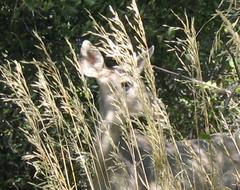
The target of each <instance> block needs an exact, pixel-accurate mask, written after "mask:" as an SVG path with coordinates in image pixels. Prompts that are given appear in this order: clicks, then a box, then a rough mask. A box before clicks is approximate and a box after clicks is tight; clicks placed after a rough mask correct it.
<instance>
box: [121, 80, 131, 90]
mask: <svg viewBox="0 0 240 190" xmlns="http://www.w3.org/2000/svg"><path fill="white" fill-rule="evenodd" d="M121 86H122V88H123V89H124V90H125V91H128V90H129V89H130V88H131V87H132V84H131V83H130V82H122V83H121Z"/></svg>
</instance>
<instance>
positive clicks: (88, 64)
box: [79, 40, 104, 78]
mask: <svg viewBox="0 0 240 190" xmlns="http://www.w3.org/2000/svg"><path fill="white" fill-rule="evenodd" d="M80 53H81V58H80V63H79V64H80V67H81V70H82V73H83V74H84V75H86V76H88V77H95V78H97V77H98V73H99V72H100V71H101V70H102V69H103V67H104V61H103V56H102V54H101V53H100V51H99V50H98V49H97V48H96V47H95V46H93V45H92V44H91V42H89V41H88V40H84V41H83V44H82V47H81V50H80Z"/></svg>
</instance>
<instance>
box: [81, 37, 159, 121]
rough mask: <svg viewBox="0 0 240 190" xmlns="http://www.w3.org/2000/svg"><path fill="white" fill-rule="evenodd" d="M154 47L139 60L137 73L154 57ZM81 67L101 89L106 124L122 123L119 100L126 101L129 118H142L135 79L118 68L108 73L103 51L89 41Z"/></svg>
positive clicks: (84, 44) (83, 45)
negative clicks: (148, 57)
mask: <svg viewBox="0 0 240 190" xmlns="http://www.w3.org/2000/svg"><path fill="white" fill-rule="evenodd" d="M153 51H154V47H151V48H150V49H149V50H148V51H147V52H146V53H145V54H146V55H141V56H140V55H139V56H137V57H136V61H137V68H136V70H137V72H138V73H141V72H142V71H143V68H144V63H145V60H146V56H147V54H149V56H151V55H152V54H153ZM80 53H81V58H80V64H81V69H82V73H83V74H84V75H86V76H88V77H93V78H96V80H97V82H98V84H99V87H100V102H99V103H100V114H101V116H102V118H103V120H104V121H106V122H107V123H109V124H110V123H115V124H117V123H119V120H118V119H117V115H116V114H117V110H118V108H120V107H121V106H120V105H119V102H121V101H120V97H121V98H122V99H123V102H121V103H124V104H125V106H126V108H127V109H128V112H129V113H130V114H140V113H141V111H142V109H143V108H142V107H143V106H142V103H141V101H140V100H139V95H138V94H139V92H138V91H139V86H138V85H139V84H138V83H137V81H136V79H135V78H134V77H133V76H132V75H131V74H130V73H129V72H127V71H125V70H124V68H123V66H116V67H114V68H113V69H109V68H107V67H106V65H105V64H104V59H103V56H102V54H101V53H100V51H99V50H98V49H97V48H96V47H95V46H93V45H92V44H91V43H90V42H89V41H87V40H85V41H83V44H82V47H81V52H80Z"/></svg>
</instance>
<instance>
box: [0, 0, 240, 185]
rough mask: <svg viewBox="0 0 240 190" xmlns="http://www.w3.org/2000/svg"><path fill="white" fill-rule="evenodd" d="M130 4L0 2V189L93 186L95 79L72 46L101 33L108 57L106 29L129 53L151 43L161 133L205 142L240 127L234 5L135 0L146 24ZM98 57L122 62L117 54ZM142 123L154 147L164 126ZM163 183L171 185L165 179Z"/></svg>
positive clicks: (150, 76) (149, 80)
mask: <svg viewBox="0 0 240 190" xmlns="http://www.w3.org/2000/svg"><path fill="white" fill-rule="evenodd" d="M108 5H112V9H109V6H108ZM129 5H130V3H129V2H128V1H124V0H122V1H117V2H115V1H102V0H100V1H95V0H71V1H56V0H50V1H41V0H37V1H27V0H25V1H23V0H17V1H11V2H10V1H6V0H3V1H1V2H0V7H1V12H0V20H1V26H0V30H1V34H2V36H4V38H3V39H2V41H1V42H0V52H1V54H0V64H1V81H2V83H1V84H0V85H1V86H0V88H1V94H2V96H1V97H2V99H1V102H0V105H1V107H2V109H1V110H0V115H1V130H0V136H1V144H0V145H1V146H0V150H1V151H0V156H1V159H0V165H1V170H2V173H4V174H5V175H2V176H1V178H0V187H1V188H2V189H33V186H34V187H35V188H36V189H38V188H44V189H72V188H75V189H77V188H79V189H82V188H84V187H91V185H92V184H91V178H92V175H94V168H92V165H91V159H92V154H91V153H92V151H93V148H94V147H93V144H92V142H93V138H94V126H97V125H98V124H99V122H101V120H100V118H99V113H98V111H97V110H98V109H97V107H98V105H97V101H96V97H97V91H98V89H97V87H96V83H95V81H94V80H92V79H86V78H84V77H83V76H82V75H81V74H80V72H79V67H78V49H79V44H78V43H79V41H80V43H81V41H83V39H86V38H88V39H90V40H91V41H93V42H99V41H100V40H102V43H100V44H98V47H99V48H100V49H101V51H102V52H105V53H106V52H108V53H109V55H112V53H113V52H112V50H111V49H109V40H111V39H108V37H109V36H107V33H111V34H112V36H114V35H116V36H117V37H118V39H119V40H121V39H122V40H124V39H126V38H128V43H129V44H128V45H129V46H132V47H133V49H132V50H134V51H136V52H142V51H144V50H146V48H147V46H148V45H149V46H151V45H152V44H153V45H154V46H155V53H154V56H153V59H152V65H153V67H151V66H150V64H149V65H148V66H147V71H146V73H145V82H146V84H147V86H148V88H149V89H150V90H151V92H152V94H153V95H154V96H156V97H160V98H161V99H162V101H163V102H164V104H165V105H167V113H168V114H169V118H168V115H166V114H165V112H164V111H163V112H162V109H157V111H159V112H160V114H161V115H163V117H160V121H159V122H160V123H161V122H164V123H166V121H167V123H168V121H170V124H171V127H172V128H171V129H172V130H170V131H169V130H167V131H166V134H165V136H167V137H169V136H174V138H176V139H182V138H198V137H200V138H205V139H207V138H209V136H210V134H212V133H215V132H224V131H228V132H232V131H235V130H237V129H239V125H240V106H239V94H240V87H239V81H240V70H239V59H240V58H239V55H240V52H239V51H240V37H239V34H238V31H239V29H240V25H239V7H240V4H239V2H238V1H231V2H228V1H227V0H226V1H221V2H220V1H217V0H214V1H211V2H209V1H206V2H205V1H190V0H189V1H186V0H184V1H183V0H182V1H177V2H174V4H173V3H172V2H171V1H163V2H162V1H161V3H160V1H156V0H150V1H140V2H138V7H139V11H140V13H139V14H140V15H141V18H142V20H143V25H144V28H145V31H144V29H143V26H142V25H141V19H140V17H139V15H138V12H137V11H138V9H137V8H136V7H132V8H131V9H127V8H126V7H127V6H129ZM86 9H87V10H89V12H90V13H91V15H92V16H90V17H89V13H88V11H87V10H86ZM113 10H115V11H116V12H115V11H113ZM97 13H100V14H102V15H104V16H106V17H102V16H101V15H100V14H97ZM124 15H127V16H128V21H127V20H126V19H124ZM91 17H94V19H95V20H94V19H93V18H91ZM111 19H113V20H111ZM114 23H115V24H116V23H119V24H122V26H121V27H118V26H116V25H115V24H114ZM131 26H133V27H131ZM102 27H103V28H104V30H103V28H102ZM94 28H95V31H93V29H94ZM124 30H126V31H124ZM88 31H93V32H91V33H88V34H86V32H88ZM124 32H126V33H124ZM119 33H120V34H121V35H119ZM83 34H85V35H83ZM35 45H36V46H35ZM118 45H119V46H120V47H121V45H123V44H122V42H121V41H120V42H118ZM106 59H107V60H109V63H110V64H112V62H114V61H115V62H117V63H118V64H121V57H120V59H119V60H117V59H116V58H114V57H112V58H109V57H108V58H106ZM23 60H24V61H23ZM152 69H153V70H152ZM165 69H167V70H165ZM154 73H155V75H154ZM86 80H88V81H86ZM158 89H160V90H158ZM157 92H159V93H157ZM163 107H164V106H163V105H162V103H161V108H163ZM155 111H156V110H155ZM147 114H149V116H150V118H151V116H152V115H151V112H150V113H147ZM146 122H147V123H146V124H143V128H145V125H150V126H152V127H151V130H153V131H147V135H149V137H150V139H155V140H156V141H157V142H158V143H160V145H161V141H160V140H161V139H163V136H161V135H162V133H156V131H159V130H160V131H161V130H162V129H159V128H158V126H157V125H156V123H151V122H152V120H151V119H150V120H148V121H146ZM159 122H158V123H159ZM154 130H156V131H154ZM153 134H157V135H159V134H160V136H151V135H153ZM151 137H152V138H151ZM159 141H160V142H159ZM153 144H155V145H156V142H153ZM157 145H158V144H157ZM160 147H161V146H160ZM155 148H156V149H155V150H156V152H159V151H163V150H159V149H157V147H155ZM158 148H159V147H158ZM157 156H158V154H156V156H155V159H156V160H162V158H158V157H157ZM22 158H24V161H23V159H22ZM26 160H27V162H26ZM26 163H28V164H26ZM159 164H160V165H161V163H159ZM159 170H160V169H159ZM161 171H165V172H167V170H160V172H159V173H161ZM161 174H162V176H161V177H164V175H165V177H166V176H167V174H166V173H161ZM165 179H169V178H165ZM28 182H31V183H34V184H35V185H30V184H28ZM162 183H163V184H161V185H163V187H170V186H169V184H168V183H167V180H165V181H164V180H163V182H162ZM164 185H165V186H164Z"/></svg>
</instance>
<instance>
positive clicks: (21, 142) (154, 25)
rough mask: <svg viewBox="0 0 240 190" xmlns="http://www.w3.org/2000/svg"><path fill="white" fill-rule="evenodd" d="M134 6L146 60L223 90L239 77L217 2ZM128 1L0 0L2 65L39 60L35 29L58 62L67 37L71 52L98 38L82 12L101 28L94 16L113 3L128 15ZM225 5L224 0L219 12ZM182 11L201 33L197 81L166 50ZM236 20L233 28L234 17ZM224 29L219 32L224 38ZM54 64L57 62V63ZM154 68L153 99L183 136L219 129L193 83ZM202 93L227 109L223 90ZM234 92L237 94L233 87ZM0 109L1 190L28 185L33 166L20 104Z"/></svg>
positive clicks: (149, 1) (148, 0) (167, 0)
mask: <svg viewBox="0 0 240 190" xmlns="http://www.w3.org/2000/svg"><path fill="white" fill-rule="evenodd" d="M137 3H138V7H139V10H140V13H141V15H142V19H143V22H144V25H145V30H146V34H147V38H148V43H149V45H154V46H155V53H154V56H153V59H152V63H153V64H154V65H156V66H157V67H161V68H166V69H168V70H171V71H174V72H177V73H179V74H181V75H184V76H187V77H190V78H192V77H194V78H196V79H198V80H202V81H205V82H208V83H209V84H211V85H214V83H216V84H217V85H218V86H222V87H223V88H231V86H232V85H235V81H238V80H239V78H238V77H239V75H236V73H237V72H236V71H237V70H238V68H237V67H236V64H234V63H235V62H236V60H235V59H234V57H232V54H234V53H235V50H233V49H231V48H229V47H230V46H231V43H232V42H229V39H228V36H227V35H226V36H225V37H224V38H221V41H220V42H219V44H214V40H215V39H216V38H217V37H219V36H220V35H221V32H222V31H220V28H221V24H222V19H221V18H220V16H216V18H214V19H213V20H211V18H212V17H213V15H214V14H216V10H217V9H218V6H219V4H220V1H219V0H212V1H209V0H205V1H202V0H197V1H196V0H178V1H175V0H163V1H160V0H142V1H139V2H137ZM128 4H129V1H127V0H121V1H113V0H108V1H105V0H98V1H97V0H60V1H59V0H48V1H44V0H35V1H33V0H15V1H8V0H2V1H1V2H0V9H1V11H0V23H1V25H0V33H1V41H0V64H4V63H5V60H28V61H30V60H32V59H33V58H37V59H40V60H41V59H42V56H43V55H42V53H41V52H40V51H39V50H38V48H36V47H35V45H37V44H38V40H36V38H35V37H34V35H33V31H36V32H37V33H38V34H39V35H40V36H41V37H42V39H43V41H44V42H45V44H46V45H47V48H48V50H49V51H50V53H51V57H52V59H53V60H54V61H55V62H56V63H61V62H62V60H63V59H64V58H65V56H66V55H68V54H69V48H68V45H67V43H66V41H65V38H66V37H67V38H68V39H69V40H70V42H71V43H72V44H73V45H75V48H76V49H78V48H79V41H80V42H81V41H83V39H85V38H87V39H90V40H91V41H97V39H96V38H94V37H93V36H91V35H84V34H86V32H87V31H89V30H93V28H92V27H93V26H92V21H91V20H90V19H89V15H88V11H89V12H90V13H91V14H92V15H93V16H94V18H95V19H96V20H97V21H99V22H100V23H101V24H102V25H104V24H106V23H104V21H103V20H102V19H101V16H100V14H103V15H106V16H108V14H110V13H109V11H108V10H109V7H108V6H109V5H112V7H113V8H114V9H115V10H117V11H118V13H119V14H120V15H122V16H123V15H124V14H130V13H129V12H127V9H126V6H127V5H128ZM227 5H228V4H227V3H226V4H225V3H223V4H222V5H221V7H220V8H219V9H223V8H225V7H224V6H226V7H227ZM87 10H88V11H87ZM185 13H186V14H187V15H188V16H189V17H194V18H195V23H194V25H195V28H196V30H197V32H198V31H200V33H198V35H197V40H198V43H199V44H198V45H199V51H200V52H201V54H200V55H198V56H199V60H200V63H201V69H202V70H201V72H202V74H201V77H200V78H198V77H197V73H193V75H192V76H189V73H188V72H187V71H186V70H184V69H182V65H181V64H180V63H179V58H177V56H175V54H174V53H173V52H172V51H167V50H169V49H173V48H176V49H177V47H176V46H175V45H173V43H172V41H174V40H176V39H179V38H185V37H184V35H185V34H184V32H183V31H182V30H179V28H180V27H183V26H182V24H181V22H180V20H179V19H178V18H177V16H176V15H178V17H179V18H181V19H183V20H186V17H185ZM175 14H176V15H175ZM238 17H239V13H236V14H233V15H232V17H231V18H230V19H232V20H231V21H233V22H234V21H235V20H236V19H237V18H238ZM237 24H238V25H237ZM236 25H237V27H238V29H239V23H238V22H237V23H236ZM177 27H178V28H177ZM218 33H219V36H218ZM224 34H225V33H224V31H223V36H224ZM214 45H216V46H217V47H218V48H217V49H216V52H210V51H211V49H212V46H214ZM179 48H180V47H179ZM210 53H211V54H210ZM226 54H227V55H228V56H226V57H227V58H222V55H226ZM209 55H211V56H209ZM182 59H183V60H184V61H185V62H186V65H187V64H188V62H190V58H188V57H186V58H182ZM59 67H61V65H60V64H59ZM24 72H25V75H26V76H27V79H28V80H31V79H32V78H34V77H35V74H36V70H35V69H33V68H32V67H31V66H29V67H27V66H26V68H25V70H24ZM155 72H156V80H157V81H156V82H157V86H158V88H159V89H161V90H159V94H160V95H159V96H160V97H161V98H162V100H163V102H164V103H165V104H166V105H167V106H168V112H169V113H170V120H171V122H172V125H173V126H175V127H176V128H177V129H178V130H179V131H180V132H181V133H182V134H183V135H184V136H187V135H189V134H191V136H197V135H199V134H200V135H202V136H204V135H205V133H207V134H208V133H210V132H212V131H215V130H217V129H215V128H214V127H213V126H214V125H217V124H218V120H217V119H216V118H217V117H218V116H217V115H216V113H215V112H208V113H207V114H208V116H210V117H209V118H210V119H209V121H206V119H205V116H204V114H206V113H205V112H202V110H201V109H199V110H195V109H194V104H195V99H194V98H192V96H193V94H194V93H193V92H192V91H191V87H187V86H186V85H184V84H182V83H180V82H178V81H177V80H176V78H175V77H176V76H175V75H171V74H169V73H166V72H162V71H161V70H159V69H156V71H155ZM194 72H195V71H194ZM74 74H76V73H73V75H74ZM231 74H232V76H231ZM238 74H239V73H238ZM173 76H174V77H173ZM206 88H208V87H206ZM0 89H1V93H4V94H9V89H8V88H7V87H6V86H4V85H3V84H0ZM33 94H34V93H33ZM236 94H237V91H236ZM208 95H209V96H210V99H209V102H210V101H211V105H203V107H204V106H206V107H208V106H211V107H213V108H215V109H219V108H223V109H225V114H226V115H227V114H229V110H228V109H227V101H228V99H227V98H226V95H225V94H224V93H210V92H208ZM237 95H238V96H239V92H238V94H237ZM0 106H1V108H2V109H1V110H0V126H1V128H0V166H1V167H0V168H1V173H2V175H1V177H0V189H32V187H31V186H29V185H28V184H27V182H28V181H31V178H32V177H33V174H34V169H33V168H31V167H29V166H27V165H26V164H25V163H24V162H23V161H22V156H23V155H25V153H26V152H27V151H32V149H33V147H31V145H29V144H28V142H27V140H26V139H25V138H24V135H23V133H22V132H21V130H20V128H19V127H20V126H21V127H23V128H24V127H25V126H24V125H25V122H24V121H25V120H24V117H23V116H22V114H21V113H20V110H19V108H18V107H17V106H16V105H14V104H12V103H11V102H3V101H0ZM180 113H181V114H180ZM196 115H198V118H196ZM229 123H230V124H231V125H232V127H237V125H239V121H231V119H230V120H229ZM220 130H222V129H220ZM203 133H204V135H203Z"/></svg>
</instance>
